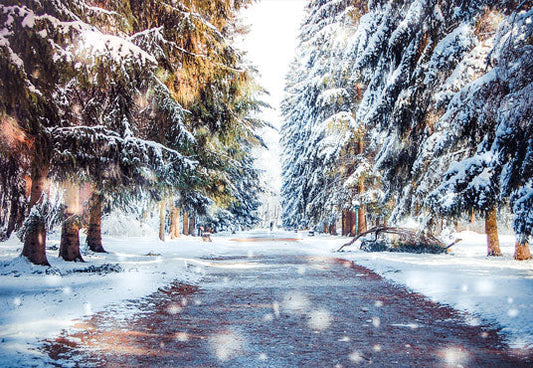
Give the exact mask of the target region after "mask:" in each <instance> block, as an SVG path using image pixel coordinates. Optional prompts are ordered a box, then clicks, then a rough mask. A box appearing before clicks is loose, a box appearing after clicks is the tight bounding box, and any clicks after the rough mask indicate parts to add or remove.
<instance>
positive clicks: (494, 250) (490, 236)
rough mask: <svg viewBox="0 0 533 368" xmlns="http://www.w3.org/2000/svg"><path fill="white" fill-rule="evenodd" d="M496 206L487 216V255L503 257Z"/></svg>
mask: <svg viewBox="0 0 533 368" xmlns="http://www.w3.org/2000/svg"><path fill="white" fill-rule="evenodd" d="M496 212H497V210H496V206H494V207H493V208H491V209H490V210H489V211H487V213H486V215H485V233H486V234H487V255H488V256H501V255H502V252H501V251H500V242H499V240H498V224H497V222H496Z"/></svg>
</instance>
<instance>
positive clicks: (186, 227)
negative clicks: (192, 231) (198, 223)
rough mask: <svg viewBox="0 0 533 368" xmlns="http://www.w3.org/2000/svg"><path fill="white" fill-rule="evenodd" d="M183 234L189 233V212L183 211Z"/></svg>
mask: <svg viewBox="0 0 533 368" xmlns="http://www.w3.org/2000/svg"><path fill="white" fill-rule="evenodd" d="M183 235H189V214H188V213H187V212H183Z"/></svg>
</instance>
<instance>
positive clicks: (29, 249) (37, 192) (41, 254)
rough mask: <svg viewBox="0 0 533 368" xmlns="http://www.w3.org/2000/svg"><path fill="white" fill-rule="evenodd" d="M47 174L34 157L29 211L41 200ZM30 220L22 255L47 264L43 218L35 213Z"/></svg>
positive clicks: (38, 263)
mask: <svg viewBox="0 0 533 368" xmlns="http://www.w3.org/2000/svg"><path fill="white" fill-rule="evenodd" d="M47 175H48V166H47V165H42V163H41V162H38V160H37V159H35V158H34V161H33V162H32V169H31V192H30V202H29V204H28V208H29V209H30V211H31V210H32V208H33V207H34V206H35V205H39V204H41V203H42V201H43V197H42V195H43V192H44V191H45V190H46V187H47V185H48V180H47V178H46V177H47ZM30 216H31V215H30ZM31 220H32V223H31V224H30V228H29V230H28V232H27V233H26V236H25V237H24V247H23V248H22V255H23V256H24V257H26V258H27V259H28V260H29V261H30V262H31V263H33V264H37V265H46V266H49V265H50V263H48V259H47V258H46V224H45V220H44V218H43V217H42V215H41V214H35V215H34V216H33V217H32V219H31Z"/></svg>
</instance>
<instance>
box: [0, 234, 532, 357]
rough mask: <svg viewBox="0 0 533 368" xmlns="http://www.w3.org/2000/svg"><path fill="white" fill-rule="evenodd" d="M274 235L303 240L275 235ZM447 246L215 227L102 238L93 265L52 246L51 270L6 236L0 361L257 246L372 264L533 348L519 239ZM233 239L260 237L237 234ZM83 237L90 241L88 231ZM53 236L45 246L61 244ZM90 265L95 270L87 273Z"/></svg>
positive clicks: (0, 260) (27, 353)
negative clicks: (418, 248)
mask: <svg viewBox="0 0 533 368" xmlns="http://www.w3.org/2000/svg"><path fill="white" fill-rule="evenodd" d="M270 237H276V238H299V239H300V240H299V241H289V240H288V241H268V239H265V238H270ZM458 237H460V238H462V239H463V241H462V242H461V243H459V244H457V245H455V246H454V247H453V248H452V249H453V251H452V252H451V253H450V254H441V255H432V254H406V253H388V252H383V253H366V252H363V251H360V250H358V248H357V246H352V247H350V248H347V250H348V251H347V252H343V253H332V250H334V249H337V248H338V247H339V246H340V245H342V244H343V243H344V242H346V240H347V239H346V238H341V237H332V236H322V235H320V236H314V237H309V236H307V234H306V233H294V232H281V231H276V232H274V233H270V232H268V231H265V230H262V231H261V230H260V231H255V232H247V233H237V234H235V235H232V234H217V235H215V236H213V242H212V243H205V242H202V241H201V239H200V238H197V237H196V238H192V237H181V238H179V239H176V240H167V241H166V242H160V241H159V240H157V239H156V238H155V237H154V236H153V235H151V236H145V237H129V238H128V237H122V238H120V237H110V236H107V237H105V238H104V246H105V247H106V249H107V250H108V251H109V252H110V253H109V254H93V253H90V252H85V254H84V258H85V260H86V261H87V262H86V263H69V262H64V261H62V260H60V259H58V258H57V253H58V251H57V250H54V249H49V250H48V260H49V261H50V263H51V264H52V266H53V268H52V269H49V270H48V271H46V272H45V270H46V268H45V267H40V266H33V265H30V264H29V263H28V262H27V261H26V260H25V259H23V258H21V257H19V254H20V252H21V247H22V244H21V243H20V242H18V241H16V240H13V239H12V240H10V241H8V242H6V243H0V331H1V332H0V366H25V365H28V363H30V362H32V357H35V358H36V359H37V360H38V361H43V360H46V357H42V356H41V355H40V352H38V351H36V350H35V349H34V347H35V346H37V345H38V344H39V341H41V342H42V340H43V339H49V338H52V337H54V336H56V335H57V334H58V333H59V332H60V331H61V330H62V329H63V328H67V327H69V326H73V325H74V324H75V322H76V320H77V319H80V318H82V317H83V316H88V315H91V314H92V313H97V312H98V311H100V310H103V309H104V308H106V307H109V306H112V310H113V312H114V313H117V315H121V316H124V317H126V316H128V315H131V314H132V313H134V312H135V311H136V309H135V306H133V305H131V304H130V303H128V302H127V301H128V300H131V299H137V298H141V297H143V296H146V295H148V294H150V293H152V292H154V291H156V290H157V288H159V287H162V286H165V285H168V284H169V283H171V282H172V281H180V282H186V283H193V284H194V283H199V282H200V281H201V278H202V276H203V275H204V274H205V272H206V271H207V270H208V268H209V267H213V266H215V264H214V263H213V262H211V261H210V260H209V258H210V257H220V256H234V255H235V256H243V255H244V256H254V255H258V254H265V255H268V254H321V255H328V256H333V257H341V258H345V259H349V260H352V261H354V262H356V263H357V264H360V265H363V266H366V267H368V268H370V269H372V270H374V271H375V272H377V273H379V274H381V275H383V276H384V277H386V278H388V279H390V280H393V281H394V282H397V283H400V284H403V285H405V286H407V287H408V288H410V289H412V290H414V291H417V292H420V293H422V294H424V295H426V296H428V297H429V298H431V299H432V300H435V301H438V302H440V303H444V304H448V305H451V306H453V307H455V308H456V309H459V310H463V311H467V312H468V318H467V320H468V322H469V323H472V324H479V323H496V324H497V325H499V326H501V327H503V332H504V333H505V335H506V336H507V337H508V341H509V343H510V345H511V346H513V347H522V346H528V347H530V348H531V347H533V262H531V261H526V262H517V261H514V260H512V254H513V238H512V237H506V236H502V237H501V238H500V240H501V248H502V251H503V253H504V257H500V258H487V257H485V256H484V254H485V253H486V249H485V236H484V235H479V234H476V233H470V232H464V233H461V234H458ZM234 238H241V239H242V238H258V239H259V240H262V241H259V242H254V241H252V242H236V241H233V240H232V239H234ZM82 242H84V239H82ZM58 243H59V240H58V235H57V234H56V235H52V236H51V237H50V239H49V240H48V247H49V248H50V247H54V246H58ZM88 268H91V269H92V272H82V271H84V270H87V269H88Z"/></svg>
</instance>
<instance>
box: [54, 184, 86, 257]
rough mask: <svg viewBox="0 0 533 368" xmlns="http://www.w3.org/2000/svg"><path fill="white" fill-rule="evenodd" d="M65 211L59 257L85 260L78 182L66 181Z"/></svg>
mask: <svg viewBox="0 0 533 368" xmlns="http://www.w3.org/2000/svg"><path fill="white" fill-rule="evenodd" d="M64 201H65V206H66V208H65V211H64V214H63V225H62V227H61V243H60V244H59V257H61V258H63V259H64V260H65V261H74V262H78V261H80V262H83V258H82V257H81V253H80V218H79V215H80V209H81V208H80V191H79V187H78V185H77V184H75V183H73V182H71V181H68V182H66V183H65V193H64Z"/></svg>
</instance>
